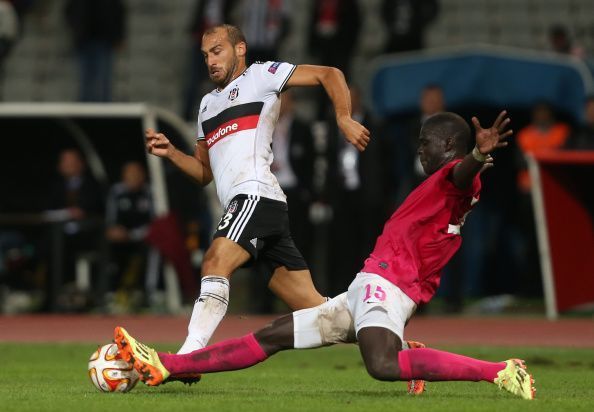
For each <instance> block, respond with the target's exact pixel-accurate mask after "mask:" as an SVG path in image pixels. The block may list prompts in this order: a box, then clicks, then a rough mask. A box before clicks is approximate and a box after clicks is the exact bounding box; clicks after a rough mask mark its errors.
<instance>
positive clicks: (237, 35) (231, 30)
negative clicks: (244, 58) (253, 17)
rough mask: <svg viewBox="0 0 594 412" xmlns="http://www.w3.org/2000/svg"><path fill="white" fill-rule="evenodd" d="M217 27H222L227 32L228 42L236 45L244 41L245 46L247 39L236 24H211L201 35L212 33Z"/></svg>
mask: <svg viewBox="0 0 594 412" xmlns="http://www.w3.org/2000/svg"><path fill="white" fill-rule="evenodd" d="M218 29H223V30H225V31H226V32H227V37H228V38H229V42H231V44H232V45H233V46H235V45H237V44H238V43H245V44H246V46H247V41H246V39H245V36H244V34H243V32H242V31H241V29H240V28H239V27H237V26H233V25H232V24H218V25H216V26H213V27H211V28H209V29H207V30H205V31H204V34H203V36H206V35H208V34H213V33H214V32H215V31H217V30H218Z"/></svg>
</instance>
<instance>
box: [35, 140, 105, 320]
mask: <svg viewBox="0 0 594 412" xmlns="http://www.w3.org/2000/svg"><path fill="white" fill-rule="evenodd" d="M85 169H86V166H85V162H84V160H83V158H82V156H81V154H80V152H78V151H77V150H75V149H66V150H63V151H62V152H61V153H60V157H59V162H58V174H59V176H58V177H57V178H56V180H55V181H54V183H53V184H52V185H51V187H50V192H49V195H48V204H47V209H48V210H50V211H54V212H56V216H57V215H58V214H59V215H62V216H64V217H65V220H64V222H63V224H62V225H61V232H62V234H61V236H62V242H63V250H62V254H61V256H53V257H52V259H61V260H62V266H63V271H62V272H63V273H60V274H57V276H59V277H61V278H62V279H63V280H64V281H66V282H70V281H72V280H73V279H74V275H75V265H76V262H77V260H78V259H79V258H81V257H82V256H83V254H84V255H87V254H93V255H94V254H96V253H97V250H98V249H99V248H100V239H101V237H100V236H99V233H100V228H101V226H102V219H101V213H102V211H103V204H104V199H103V196H102V190H101V187H100V186H99V184H98V183H97V182H96V181H95V179H93V177H92V176H91V175H90V174H88V173H86V170H85ZM54 241H55V240H49V239H48V240H47V241H46V245H45V249H46V250H45V254H46V255H47V256H49V250H50V249H51V248H52V244H51V243H52V242H54ZM54 253H55V252H54ZM87 260H92V258H90V259H87ZM50 275H51V276H56V274H55V273H51V274H50ZM65 290H68V288H66V289H65ZM70 291H71V292H72V293H63V294H62V295H61V296H58V306H59V309H61V310H78V309H82V307H84V306H85V305H86V304H87V302H86V301H85V300H81V299H79V297H80V296H75V295H76V293H75V291H73V290H72V289H70ZM49 298H50V299H52V298H56V297H49Z"/></svg>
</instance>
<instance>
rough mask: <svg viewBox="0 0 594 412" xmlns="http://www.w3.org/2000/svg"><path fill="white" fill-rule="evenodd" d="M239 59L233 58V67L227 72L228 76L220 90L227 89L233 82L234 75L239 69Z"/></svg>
mask: <svg viewBox="0 0 594 412" xmlns="http://www.w3.org/2000/svg"><path fill="white" fill-rule="evenodd" d="M238 61H239V59H238V58H237V57H234V58H233V62H232V63H231V67H229V71H227V75H226V76H225V78H224V79H223V81H222V82H221V83H220V84H219V85H218V86H219V89H224V88H225V87H227V85H228V84H229V83H231V81H233V74H234V73H235V69H236V68H237V63H238Z"/></svg>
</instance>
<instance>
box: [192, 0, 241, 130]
mask: <svg viewBox="0 0 594 412" xmlns="http://www.w3.org/2000/svg"><path fill="white" fill-rule="evenodd" d="M230 10H231V1H230V0H198V1H197V2H196V5H195V6H194V12H193V15H192V21H191V23H190V27H189V32H190V37H191V41H192V48H191V53H190V64H189V73H188V77H187V83H186V86H185V89H184V101H183V109H182V110H183V113H182V114H183V117H184V119H185V120H195V119H196V118H197V114H196V113H195V111H196V110H197V109H198V107H197V104H198V101H197V100H198V96H199V95H202V94H203V93H202V92H203V90H201V85H202V83H203V82H204V80H207V79H208V72H207V68H206V63H204V56H203V55H202V50H201V45H202V35H203V34H204V32H205V31H206V30H208V29H209V28H211V27H213V26H216V25H218V24H221V23H225V22H229V14H230ZM209 86H210V85H209Z"/></svg>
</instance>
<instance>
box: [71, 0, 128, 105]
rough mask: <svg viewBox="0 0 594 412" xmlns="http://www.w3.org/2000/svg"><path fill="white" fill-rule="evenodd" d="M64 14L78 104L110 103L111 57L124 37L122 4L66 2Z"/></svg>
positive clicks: (85, 0) (117, 1)
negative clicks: (76, 65) (73, 52)
mask: <svg viewBox="0 0 594 412" xmlns="http://www.w3.org/2000/svg"><path fill="white" fill-rule="evenodd" d="M65 14H66V23H67V25H68V26H69V28H70V31H71V34H72V42H73V44H74V47H75V49H76V52H77V54H78V59H79V78H80V84H79V100H80V101H81V102H110V101H111V86H112V84H111V83H112V72H113V53H114V50H115V49H117V48H121V47H122V46H123V43H124V36H125V22H126V9H125V7H124V4H123V2H122V0H68V2H67V3H66V9H65Z"/></svg>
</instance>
